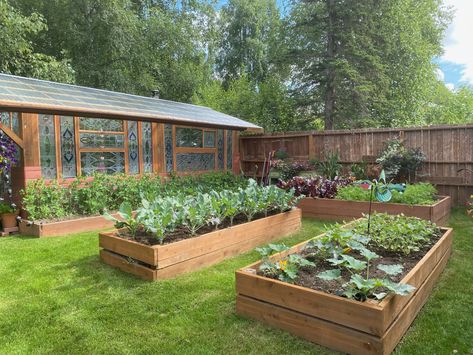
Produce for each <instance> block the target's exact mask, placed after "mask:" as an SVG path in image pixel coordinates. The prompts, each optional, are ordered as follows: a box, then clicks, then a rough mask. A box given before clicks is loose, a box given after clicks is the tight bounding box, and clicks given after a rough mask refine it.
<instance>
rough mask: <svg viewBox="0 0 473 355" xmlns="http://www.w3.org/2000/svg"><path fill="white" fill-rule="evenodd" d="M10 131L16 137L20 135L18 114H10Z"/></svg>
mask: <svg viewBox="0 0 473 355" xmlns="http://www.w3.org/2000/svg"><path fill="white" fill-rule="evenodd" d="M11 129H12V130H13V132H15V133H16V134H17V135H20V117H19V113H18V112H12V114H11Z"/></svg>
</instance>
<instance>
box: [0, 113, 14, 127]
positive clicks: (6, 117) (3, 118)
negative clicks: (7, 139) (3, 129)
mask: <svg viewBox="0 0 473 355" xmlns="http://www.w3.org/2000/svg"><path fill="white" fill-rule="evenodd" d="M0 122H1V123H2V124H4V125H5V126H7V127H8V128H10V127H11V121H10V112H0Z"/></svg>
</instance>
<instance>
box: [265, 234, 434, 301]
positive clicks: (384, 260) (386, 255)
mask: <svg viewBox="0 0 473 355" xmlns="http://www.w3.org/2000/svg"><path fill="white" fill-rule="evenodd" d="M442 235H443V233H442V231H441V230H440V229H439V230H438V233H436V234H434V235H433V236H432V238H431V239H430V241H429V243H428V244H427V245H425V246H424V247H423V248H422V249H421V250H419V251H417V252H414V253H411V254H409V255H404V254H402V253H393V252H389V251H386V250H384V249H381V248H376V247H374V246H372V245H368V249H369V250H371V251H373V252H375V253H376V254H378V255H379V256H380V257H379V258H378V259H374V260H372V261H371V262H370V273H369V277H370V278H385V277H386V274H385V273H384V272H382V271H380V270H378V269H377V266H378V265H379V264H385V265H393V264H400V265H402V266H403V267H404V269H403V272H402V273H400V274H398V275H396V276H392V277H390V279H391V280H393V281H395V282H400V281H401V280H402V279H403V278H404V276H406V275H407V274H408V273H409V271H411V270H412V269H413V268H414V267H415V266H416V264H417V263H418V262H419V261H420V260H421V259H422V258H423V257H424V255H425V254H427V253H428V252H429V250H430V249H431V248H432V246H433V245H434V244H435V243H437V241H438V240H439V239H440V238H441V237H442ZM300 255H301V256H303V257H305V258H306V259H307V260H310V261H313V262H314V263H315V264H316V266H308V267H303V268H301V269H300V270H299V273H298V278H297V279H296V281H295V282H294V284H295V285H298V286H303V287H307V288H311V289H313V290H316V291H322V292H326V293H330V294H334V295H338V296H340V295H342V293H343V291H344V288H343V287H342V285H343V284H344V283H346V282H347V281H348V280H349V279H350V277H351V274H350V272H349V271H348V270H346V268H340V269H341V270H342V277H341V278H340V279H338V280H333V281H325V280H322V279H320V278H318V277H317V275H318V274H319V273H320V272H323V271H327V270H332V269H335V268H337V267H336V266H333V265H331V264H330V263H329V262H327V261H325V260H324V259H321V258H320V257H318V256H317V249H316V248H307V249H304V250H303V251H302V252H301V253H300ZM348 255H351V256H353V257H354V258H356V259H358V260H363V261H365V259H363V257H361V256H360V255H359V254H357V253H348ZM258 274H259V275H260V276H267V275H263V274H262V273H260V272H258ZM361 275H362V276H363V277H365V276H366V274H365V271H363V272H362V273H361Z"/></svg>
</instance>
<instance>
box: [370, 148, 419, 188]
mask: <svg viewBox="0 0 473 355" xmlns="http://www.w3.org/2000/svg"><path fill="white" fill-rule="evenodd" d="M425 160H426V156H425V154H424V153H423V152H422V150H421V149H420V148H406V147H405V146H404V144H403V143H402V142H401V141H400V140H399V139H391V140H389V141H387V143H386V145H385V147H384V150H383V151H382V152H381V154H380V156H379V158H378V159H376V162H377V163H378V164H380V165H381V166H382V168H383V169H384V171H385V172H386V176H387V178H388V179H395V180H397V181H401V180H405V179H407V181H411V179H412V178H414V177H415V176H416V173H417V171H418V170H419V169H420V168H421V167H422V165H423V164H424V162H425Z"/></svg>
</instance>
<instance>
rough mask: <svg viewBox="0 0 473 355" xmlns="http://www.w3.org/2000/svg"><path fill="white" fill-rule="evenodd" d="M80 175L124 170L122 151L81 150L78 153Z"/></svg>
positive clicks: (114, 172)
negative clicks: (79, 153)
mask: <svg viewBox="0 0 473 355" xmlns="http://www.w3.org/2000/svg"><path fill="white" fill-rule="evenodd" d="M80 162H81V168H82V175H92V174H93V173H95V172H97V173H101V174H116V173H123V172H125V153H123V152H82V153H81V155H80Z"/></svg>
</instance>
